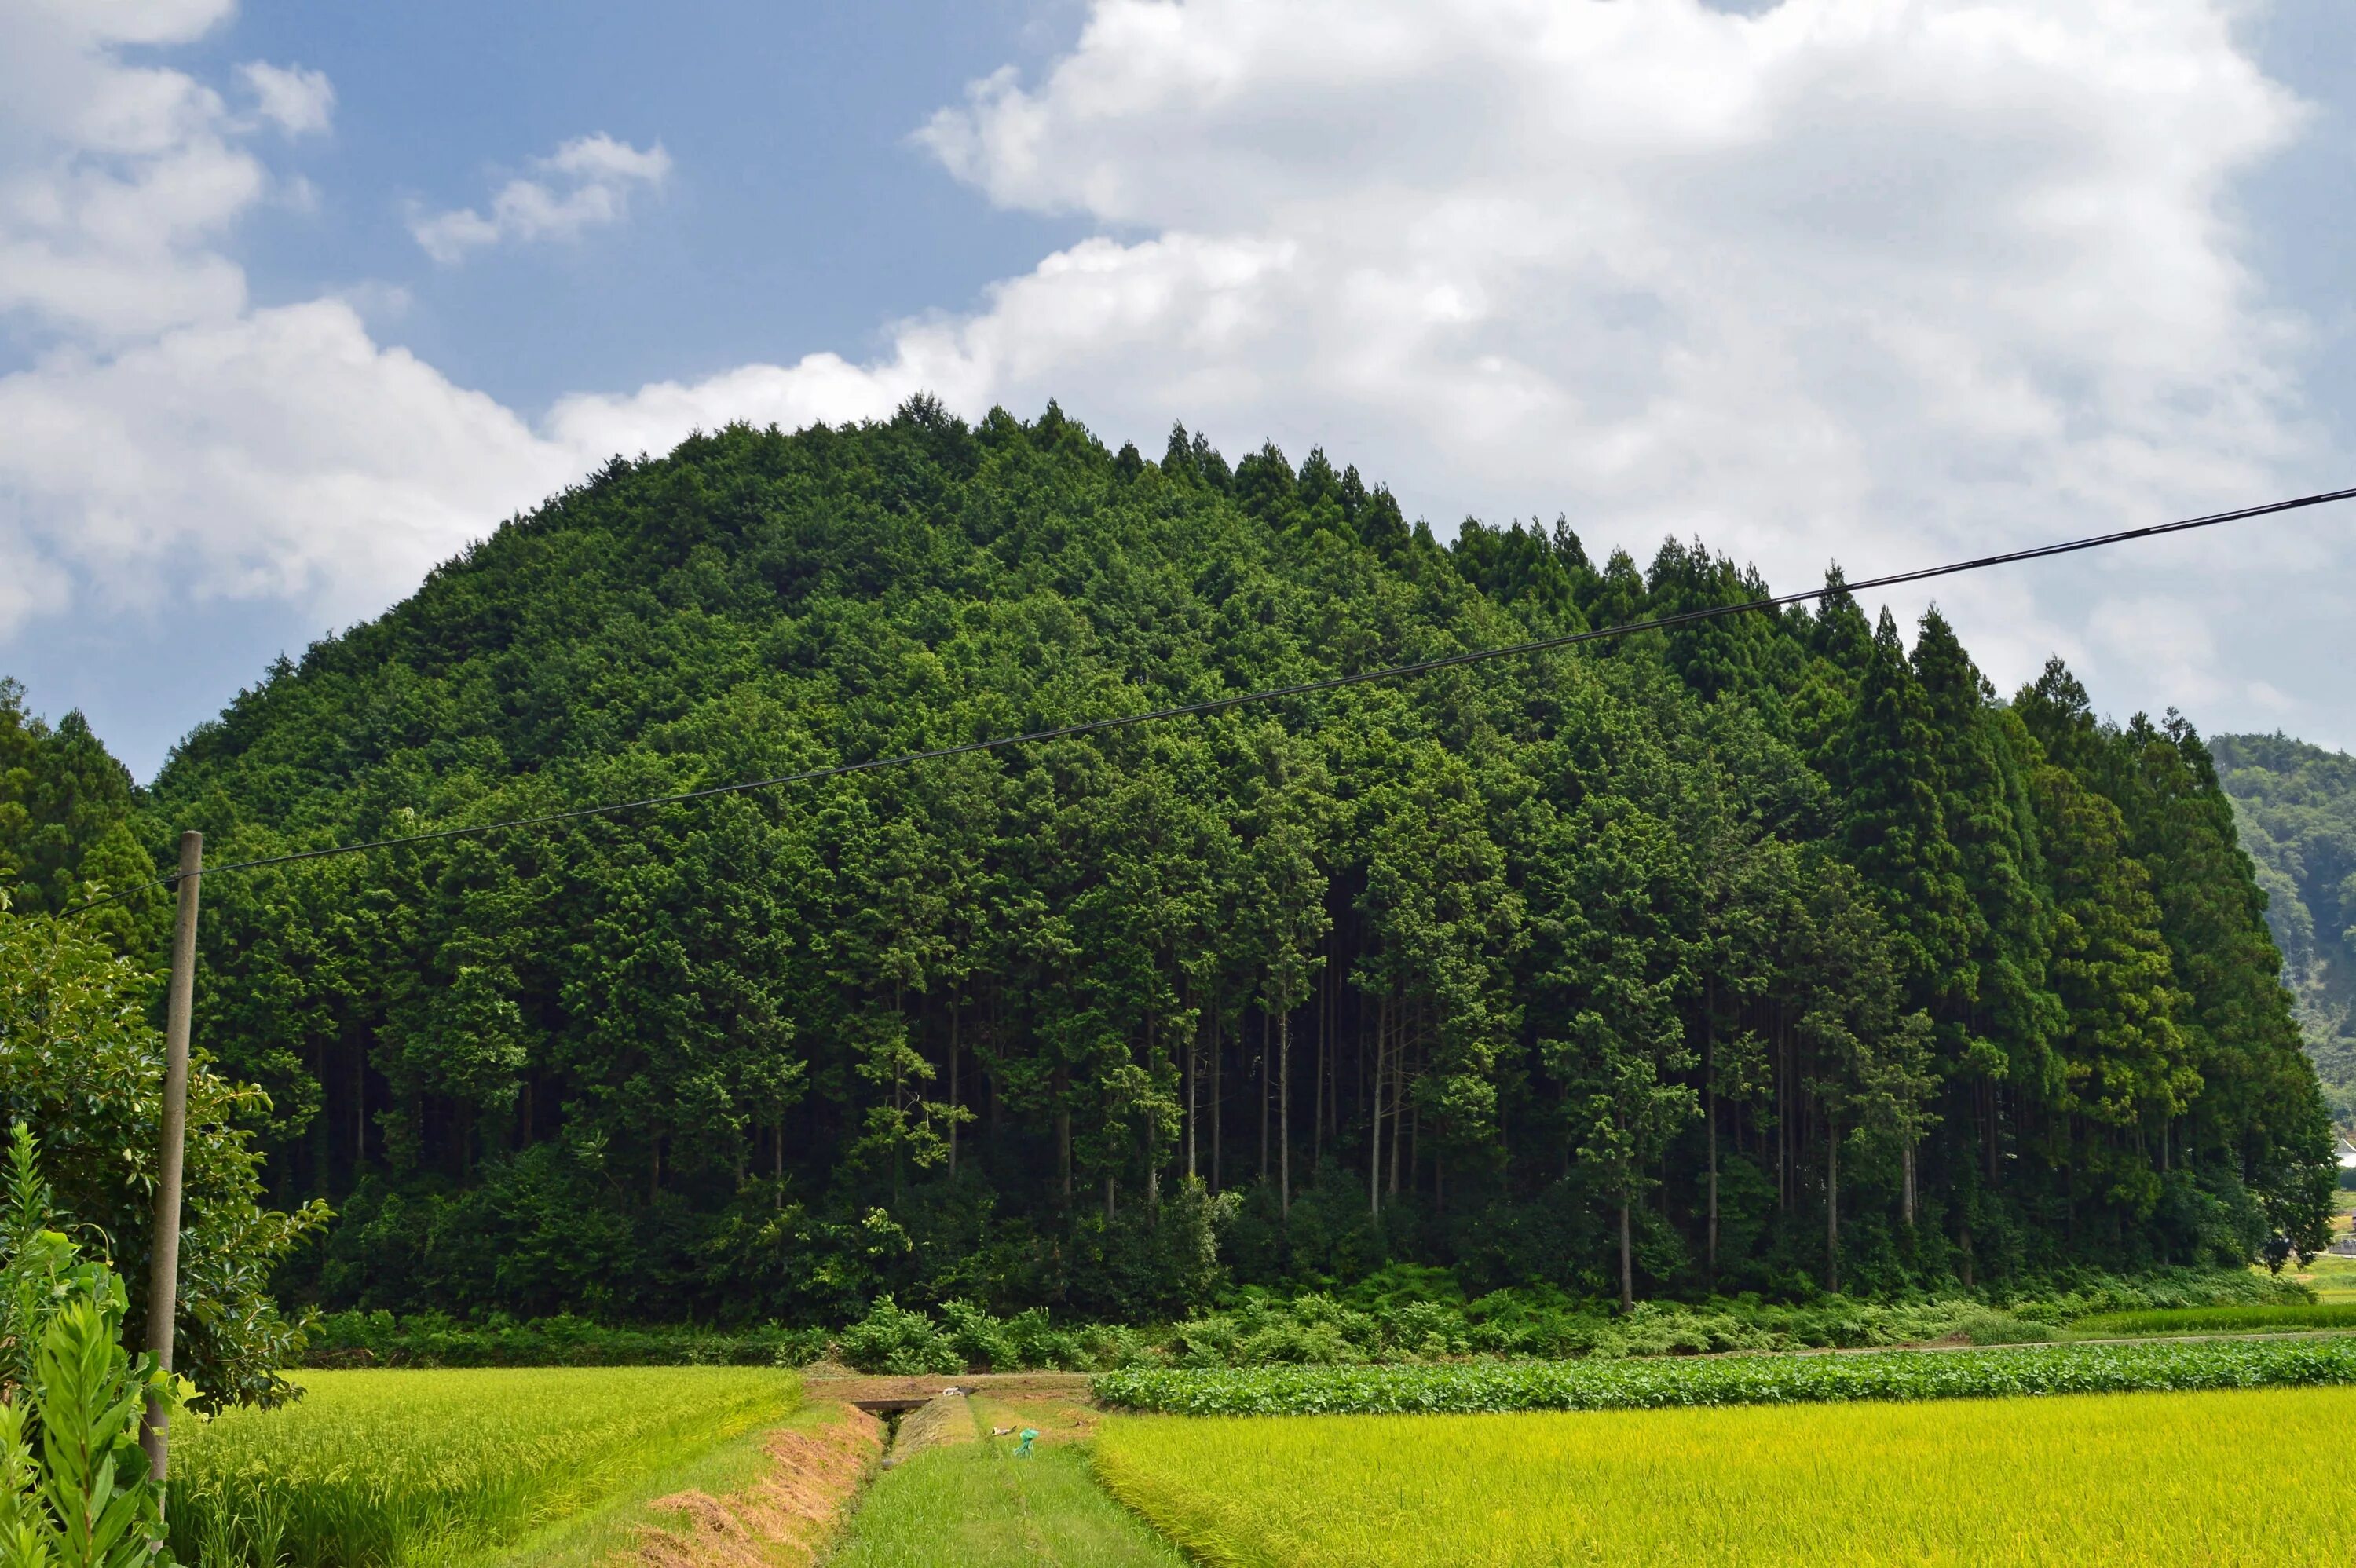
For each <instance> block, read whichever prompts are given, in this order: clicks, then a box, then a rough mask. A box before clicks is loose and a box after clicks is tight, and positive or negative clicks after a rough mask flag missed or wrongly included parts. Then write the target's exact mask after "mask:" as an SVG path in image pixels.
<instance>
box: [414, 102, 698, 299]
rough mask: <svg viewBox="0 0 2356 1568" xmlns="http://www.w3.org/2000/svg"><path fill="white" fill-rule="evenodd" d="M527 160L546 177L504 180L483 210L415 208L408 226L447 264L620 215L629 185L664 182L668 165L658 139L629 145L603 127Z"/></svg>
mask: <svg viewBox="0 0 2356 1568" xmlns="http://www.w3.org/2000/svg"><path fill="white" fill-rule="evenodd" d="M532 166H533V168H534V169H535V170H537V171H538V173H539V174H540V175H541V176H543V177H541V178H538V179H520V178H519V179H512V180H509V182H508V183H507V184H506V185H504V186H502V187H500V188H499V189H498V192H497V193H496V194H494V195H493V196H492V197H491V200H490V204H489V211H488V212H487V213H483V212H477V210H475V209H474V208H471V207H469V208H457V209H455V210H453V211H447V212H437V213H431V214H420V215H418V216H417V217H416V218H415V219H412V222H411V223H410V229H409V231H410V233H411V234H412V236H413V237H414V238H415V239H416V240H417V242H418V243H419V244H420V245H422V246H423V247H424V248H425V253H426V254H427V255H429V256H431V257H433V258H434V260H435V261H440V262H442V263H443V264H444V265H445V266H447V265H450V264H452V263H454V262H456V261H463V260H464V259H465V258H466V253H467V252H468V251H478V250H481V249H482V248H483V247H485V246H487V245H496V244H498V243H501V242H502V241H511V242H515V243H519V244H529V243H531V242H533V241H535V240H574V239H578V238H579V237H580V236H581V235H582V233H583V232H584V231H585V230H587V229H598V228H603V227H605V226H606V225H608V224H613V223H619V222H620V221H622V219H625V218H626V217H627V216H628V215H629V205H630V195H631V192H632V191H633V190H635V189H637V188H638V187H645V188H648V189H659V188H661V187H662V185H663V183H664V182H665V181H666V180H668V179H669V177H670V166H671V165H670V155H669V153H666V152H664V151H663V149H662V144H660V143H657V144H655V145H653V146H651V147H647V148H638V147H633V146H631V145H630V144H628V143H626V142H617V141H616V140H615V139H614V138H613V137H611V136H608V135H606V134H605V133H603V132H600V133H597V134H596V135H594V136H582V137H579V138H577V139H575V140H573V141H570V142H567V143H565V144H563V145H562V146H561V147H559V148H558V149H557V150H556V151H555V153H553V154H552V155H550V156H548V157H545V158H539V159H535V160H534V161H533V165H532Z"/></svg>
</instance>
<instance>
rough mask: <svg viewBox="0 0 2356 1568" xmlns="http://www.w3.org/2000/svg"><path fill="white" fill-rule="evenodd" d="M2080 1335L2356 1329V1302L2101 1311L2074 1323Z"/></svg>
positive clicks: (2242, 1332)
mask: <svg viewBox="0 0 2356 1568" xmlns="http://www.w3.org/2000/svg"><path fill="white" fill-rule="evenodd" d="M2070 1328H2071V1331H2072V1333H2078V1334H2094V1335H2111V1334H2119V1335H2126V1334H2263V1333H2272V1332H2276V1331H2286V1330H2292V1329H2315V1328H2356V1301H2330V1302H2323V1303H2319V1304H2316V1305H2311V1306H2307V1307H2164V1308H2160V1309H2158V1310H2154V1311H2149V1312H2099V1313H2096V1314H2095V1315H2094V1316H2093V1317H2081V1318H2079V1319H2078V1321H2076V1322H2075V1323H2072V1325H2070Z"/></svg>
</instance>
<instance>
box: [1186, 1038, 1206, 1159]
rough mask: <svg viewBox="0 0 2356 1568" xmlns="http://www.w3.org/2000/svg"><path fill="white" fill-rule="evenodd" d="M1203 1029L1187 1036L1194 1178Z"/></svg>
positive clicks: (1189, 1137) (1188, 1130) (1189, 1140)
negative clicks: (1196, 1118)
mask: <svg viewBox="0 0 2356 1568" xmlns="http://www.w3.org/2000/svg"><path fill="white" fill-rule="evenodd" d="M1202 1044H1203V1031H1202V1029H1201V1028H1200V1027H1199V1026H1197V1027H1196V1029H1195V1030H1194V1033H1192V1034H1190V1035H1188V1036H1187V1037H1186V1179H1187V1180H1189V1181H1192V1180H1194V1114H1195V1108H1196V1106H1197V1105H1198V1104H1199V1103H1200V1099H1201V1095H1200V1090H1201V1088H1202V1083H1201V1079H1200V1076H1199V1074H1200V1073H1201V1072H1202V1064H1203V1055H1202Z"/></svg>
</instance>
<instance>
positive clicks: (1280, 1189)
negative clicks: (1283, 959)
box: [1276, 1011, 1292, 1225]
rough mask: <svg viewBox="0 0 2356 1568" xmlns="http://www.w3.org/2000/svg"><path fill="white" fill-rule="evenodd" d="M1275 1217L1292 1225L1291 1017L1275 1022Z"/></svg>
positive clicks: (1284, 1017)
mask: <svg viewBox="0 0 2356 1568" xmlns="http://www.w3.org/2000/svg"><path fill="white" fill-rule="evenodd" d="M1276 1080H1277V1084H1278V1088H1277V1099H1276V1189H1277V1190H1276V1218H1277V1222H1278V1223H1279V1224H1282V1225H1290V1224H1291V1223H1292V1014H1291V1013H1290V1011H1287V1012H1283V1013H1280V1014H1278V1015H1277V1019H1276Z"/></svg>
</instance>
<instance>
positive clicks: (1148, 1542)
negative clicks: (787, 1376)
mask: <svg viewBox="0 0 2356 1568" xmlns="http://www.w3.org/2000/svg"><path fill="white" fill-rule="evenodd" d="M1012 1409H1013V1411H1014V1412H1015V1413H1021V1407H1019V1406H1016V1407H1012ZM1080 1429H1084V1428H1082V1427H1080V1426H1079V1425H1078V1424H1077V1423H1076V1421H1073V1420H1053V1419H1049V1420H1046V1421H1045V1422H1044V1423H1043V1424H1041V1425H1039V1426H1038V1427H1037V1428H1036V1430H1038V1431H1040V1432H1041V1434H1042V1441H1041V1442H1040V1444H1039V1445H1037V1446H1036V1447H1035V1448H1034V1449H1033V1452H1032V1454H1031V1455H1030V1456H1029V1457H1027V1458H1022V1459H1018V1458H1015V1457H1014V1456H1013V1448H1014V1439H1012V1437H1002V1438H994V1439H993V1438H985V1439H984V1440H983V1441H981V1442H978V1443H961V1444H958V1445H955V1446H951V1447H939V1448H932V1449H928V1450H926V1451H925V1452H923V1453H920V1454H916V1455H913V1456H910V1457H909V1458H908V1459H907V1460H906V1461H905V1463H903V1464H901V1465H898V1466H896V1467H894V1468H892V1469H890V1470H887V1471H885V1472H884V1473H883V1475H882V1476H881V1477H878V1478H877V1480H876V1482H875V1485H874V1486H873V1488H871V1489H870V1490H869V1492H868V1494H867V1499H866V1500H865V1501H864V1502H863V1503H862V1504H861V1506H860V1509H859V1511H858V1512H857V1513H856V1514H854V1515H852V1516H851V1524H850V1528H849V1530H848V1531H847V1532H846V1534H845V1536H844V1538H843V1541H842V1544H841V1546H840V1547H838V1548H837V1549H836V1551H835V1552H834V1553H833V1555H831V1556H830V1557H829V1558H828V1559H827V1568H938V1565H939V1564H942V1563H956V1564H958V1568H1040V1565H1042V1564H1045V1565H1048V1568H1058V1565H1060V1568H1182V1565H1183V1563H1184V1562H1185V1559H1183V1557H1181V1556H1179V1555H1178V1553H1177V1552H1175V1551H1174V1550H1173V1548H1172V1547H1171V1546H1170V1544H1169V1543H1168V1542H1167V1541H1162V1540H1161V1539H1160V1538H1159V1537H1157V1536H1156V1535H1155V1534H1154V1533H1153V1531H1151V1530H1150V1529H1148V1528H1147V1527H1146V1526H1145V1525H1144V1524H1143V1523H1142V1522H1141V1521H1140V1520H1138V1518H1137V1517H1136V1516H1135V1515H1134V1514H1131V1513H1130V1512H1129V1511H1128V1510H1127V1509H1123V1508H1122V1507H1121V1506H1120V1504H1119V1503H1118V1502H1116V1501H1114V1500H1113V1499H1112V1498H1111V1497H1110V1496H1108V1494H1107V1493H1106V1492H1105V1490H1104V1488H1101V1487H1099V1486H1098V1484H1097V1483H1096V1480H1095V1478H1094V1477H1092V1476H1091V1475H1090V1474H1089V1469H1088V1461H1087V1447H1086V1445H1083V1444H1080V1443H1076V1442H1059V1441H1055V1440H1054V1438H1055V1435H1056V1434H1057V1433H1059V1432H1070V1431H1075V1430H1080ZM984 1430H985V1432H986V1431H987V1427H985V1428H984Z"/></svg>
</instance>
